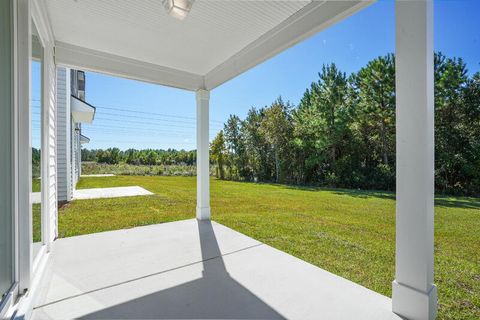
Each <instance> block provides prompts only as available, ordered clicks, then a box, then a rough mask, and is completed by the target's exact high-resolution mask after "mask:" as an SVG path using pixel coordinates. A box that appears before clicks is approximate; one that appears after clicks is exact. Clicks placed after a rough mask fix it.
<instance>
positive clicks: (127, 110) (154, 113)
mask: <svg viewBox="0 0 480 320" xmlns="http://www.w3.org/2000/svg"><path fill="white" fill-rule="evenodd" d="M97 108H99V109H110V110H117V111H123V112H131V113H142V114H151V115H157V116H164V117H171V118H180V119H190V120H196V119H197V118H195V117H187V116H177V115H171V114H165V113H157V112H147V111H137V110H131V109H124V108H117V107H115V108H114V107H105V106H98V107H97ZM210 121H211V122H217V123H220V124H223V122H222V121H219V120H210Z"/></svg>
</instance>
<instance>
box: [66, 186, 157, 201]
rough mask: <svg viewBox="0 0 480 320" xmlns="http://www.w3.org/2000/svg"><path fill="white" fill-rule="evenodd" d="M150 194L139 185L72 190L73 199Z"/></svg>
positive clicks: (150, 193)
mask: <svg viewBox="0 0 480 320" xmlns="http://www.w3.org/2000/svg"><path fill="white" fill-rule="evenodd" d="M152 194H153V193H152V192H150V191H148V190H146V189H144V188H142V187H139V186H133V187H114V188H93V189H79V190H75V191H74V192H73V200H84V199H100V198H120V197H134V196H148V195H152Z"/></svg>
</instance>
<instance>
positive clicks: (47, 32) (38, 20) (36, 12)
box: [32, 0, 55, 47]
mask: <svg viewBox="0 0 480 320" xmlns="http://www.w3.org/2000/svg"><path fill="white" fill-rule="evenodd" d="M32 19H33V22H34V23H35V26H36V28H37V31H38V33H39V36H40V41H41V42H42V46H44V47H46V46H47V43H48V44H50V43H53V41H54V39H55V37H54V34H53V29H52V26H51V24H50V18H49V17H48V13H47V9H46V8H45V3H44V2H43V1H39V0H35V1H33V2H32Z"/></svg>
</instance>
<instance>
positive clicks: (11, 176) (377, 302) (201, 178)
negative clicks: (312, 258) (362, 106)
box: [0, 0, 437, 319]
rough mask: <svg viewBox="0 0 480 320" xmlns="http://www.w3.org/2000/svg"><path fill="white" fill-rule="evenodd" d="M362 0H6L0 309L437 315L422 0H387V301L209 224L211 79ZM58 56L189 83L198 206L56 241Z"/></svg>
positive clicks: (61, 314)
mask: <svg viewBox="0 0 480 320" xmlns="http://www.w3.org/2000/svg"><path fill="white" fill-rule="evenodd" d="M371 3H372V1H361V0H355V1H340V0H339V1H335V0H331V1H276V0H271V1H242V0H238V1H196V2H195V3H194V4H193V7H192V8H191V12H190V14H189V16H188V17H187V18H186V19H185V20H183V21H177V20H174V19H173V18H172V17H170V16H168V15H167V14H166V13H165V12H164V8H163V5H162V3H161V1H145V2H132V1H126V0H125V1H118V0H116V1H102V2H97V1H73V0H62V1H39V0H18V1H14V0H7V1H3V2H2V3H1V4H2V10H1V11H0V17H1V19H0V21H1V23H2V24H3V25H2V26H5V30H7V31H8V32H4V33H2V36H3V35H6V36H5V37H2V38H0V41H1V42H0V48H3V49H4V51H5V52H6V53H7V54H6V55H2V56H1V57H0V58H1V60H0V63H1V65H2V75H1V82H0V89H1V92H0V97H1V99H2V103H4V105H6V106H8V107H7V108H2V109H1V110H0V112H1V114H0V128H1V129H0V130H1V135H0V146H1V147H2V148H3V149H2V152H0V157H1V159H0V160H1V161H2V162H1V163H2V164H4V165H2V167H0V180H1V181H4V182H5V183H3V184H2V185H1V186H0V187H1V188H2V189H1V190H0V191H1V192H0V197H2V198H1V200H2V202H0V203H1V204H2V206H4V208H3V207H2V209H4V210H3V211H2V212H7V213H8V214H7V216H5V221H6V222H5V223H4V225H5V226H7V228H6V229H5V230H7V231H8V232H4V233H2V235H5V237H3V238H2V239H1V240H2V242H1V244H2V245H3V248H7V249H8V250H7V249H5V250H3V251H2V252H1V254H2V256H0V258H2V260H3V261H7V263H8V266H7V267H8V268H9V269H8V270H10V271H9V272H6V273H5V274H2V290H3V289H4V288H6V289H5V290H3V291H5V293H4V292H3V291H2V292H1V294H2V295H3V298H2V301H1V305H0V316H3V315H9V316H10V315H11V316H12V317H17V318H29V317H30V316H31V315H32V314H33V316H34V317H35V318H37V319H43V318H62V319H63V318H77V317H84V318H156V317H166V318H294V319H305V318H327V319H335V318H337V319H352V318H354V319H395V318H398V316H397V315H396V314H398V315H400V316H402V317H405V318H408V319H434V318H435V316H436V304H437V297H436V287H435V285H434V284H433V260H434V259H433V253H434V250H433V249H434V248H433V191H434V186H433V177H434V156H433V150H434V131H433V107H434V101H433V16H432V15H433V7H432V0H415V1H402V0H397V1H396V3H397V5H396V30H397V31H396V106H397V110H396V114H397V116H396V121H397V123H396V130H397V131H396V139H397V150H396V151H397V152H396V169H397V172H396V177H397V179H396V197H397V204H396V206H397V213H396V214H397V216H396V217H397V220H396V277H395V280H394V279H392V280H393V290H392V291H393V296H392V300H391V299H390V298H387V297H384V296H381V295H379V294H377V293H375V292H372V291H370V290H368V289H366V288H363V287H361V286H359V285H356V284H354V283H352V282H350V281H348V280H345V279H342V278H340V277H337V276H335V275H333V274H330V273H328V272H326V271H324V270H322V269H319V268H317V267H314V266H312V265H309V264H307V263H305V262H303V261H301V260H299V259H296V258H293V257H292V256H289V255H287V254H285V253H282V252H280V251H278V250H276V249H273V248H271V247H269V246H267V245H264V244H262V243H259V242H257V241H256V240H254V239H251V238H248V237H246V236H244V235H241V234H239V233H237V232H235V231H233V230H231V229H228V228H226V227H224V226H221V225H219V224H216V223H214V222H210V219H211V212H210V211H211V210H210V177H209V165H210V159H209V117H210V112H209V101H210V95H211V94H214V89H215V88H216V87H218V86H220V85H221V84H223V83H225V82H227V81H229V80H230V79H232V78H234V77H236V76H238V75H239V74H241V73H243V72H245V71H247V70H249V69H250V68H252V67H254V66H256V65H258V64H260V63H262V62H264V61H266V60H267V59H269V58H271V57H273V56H275V55H276V54H278V53H280V52H282V51H284V50H286V49H288V48H289V47H291V46H293V45H295V44H296V43H298V42H300V41H302V40H304V39H306V38H307V37H309V36H311V35H313V34H315V33H317V32H319V31H321V30H324V29H325V28H327V27H329V26H331V25H333V24H335V23H336V22H338V21H340V20H342V19H344V18H347V17H348V16H349V15H352V14H354V13H355V12H357V11H358V10H361V9H363V8H365V7H366V6H368V5H369V4H371ZM72 12H73V13H74V14H75V17H76V18H73V17H72V16H71V14H72ZM32 25H34V26H35V27H36V29H37V30H38V34H39V35H38V36H39V38H40V42H41V44H42V56H43V59H44V64H43V67H42V68H43V69H42V72H43V73H42V108H43V109H42V110H43V111H42V112H43V114H44V116H45V117H44V119H45V120H44V121H43V122H42V134H43V135H42V154H43V155H45V156H44V157H42V164H41V166H42V199H43V200H44V201H42V209H41V213H42V217H41V219H42V228H43V230H42V231H43V232H42V239H41V245H42V247H41V250H40V253H39V255H38V256H37V257H34V255H33V244H32V206H31V204H32V197H31V191H32V181H31V166H32V164H31V146H32V145H31V137H30V130H31V110H30V100H31V96H30V88H31V84H30V80H31V70H30V59H31V52H32V48H31V36H32ZM4 67H5V68H4ZM57 67H66V68H74V69H82V70H87V71H95V72H101V73H106V74H110V75H115V76H120V77H126V78H129V79H136V80H141V81H147V82H152V83H155V84H159V85H167V86H171V87H176V88H181V89H184V90H189V91H191V92H192V93H194V94H195V99H196V113H197V122H196V130H197V131H196V132H197V133H196V136H197V148H196V151H197V159H196V164H197V185H196V192H197V205H196V218H197V219H196V220H188V221H182V222H176V223H168V224H163V225H154V226H149V227H142V228H135V229H130V230H121V231H113V232H106V233H99V234H93V235H88V236H81V237H74V238H68V239H59V240H58V239H56V238H57V236H58V219H57V218H58V208H57V203H58V191H57V177H58V172H57V171H58V170H57V169H58V168H57V164H56V161H57V150H58V149H57V147H58V143H57V142H58V137H57V131H56V128H57V127H58V125H59V124H58V119H57V114H56V99H58V96H57V93H58V92H57V83H56V70H57V69H56V68H57ZM3 70H5V72H3ZM213 214H215V213H213ZM2 218H3V217H2ZM3 255H5V257H7V258H8V260H7V259H3ZM4 283H5V284H6V285H5V286H4V285H3V284H4ZM32 310H33V313H32Z"/></svg>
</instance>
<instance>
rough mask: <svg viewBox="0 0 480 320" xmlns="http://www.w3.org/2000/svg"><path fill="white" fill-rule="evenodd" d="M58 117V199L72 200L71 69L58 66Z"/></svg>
mask: <svg viewBox="0 0 480 320" xmlns="http://www.w3.org/2000/svg"><path fill="white" fill-rule="evenodd" d="M57 117H58V118H57V143H58V146H57V150H58V154H57V173H58V201H70V200H71V199H72V196H73V187H72V165H71V164H72V161H71V159H72V158H71V157H72V156H71V154H72V143H71V141H72V138H71V136H72V121H71V116H70V70H69V69H67V68H63V67H59V68H57Z"/></svg>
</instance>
